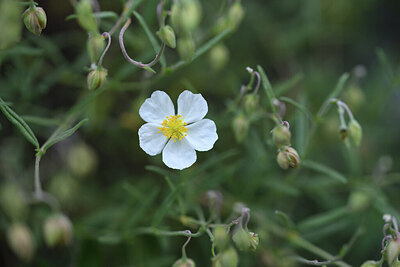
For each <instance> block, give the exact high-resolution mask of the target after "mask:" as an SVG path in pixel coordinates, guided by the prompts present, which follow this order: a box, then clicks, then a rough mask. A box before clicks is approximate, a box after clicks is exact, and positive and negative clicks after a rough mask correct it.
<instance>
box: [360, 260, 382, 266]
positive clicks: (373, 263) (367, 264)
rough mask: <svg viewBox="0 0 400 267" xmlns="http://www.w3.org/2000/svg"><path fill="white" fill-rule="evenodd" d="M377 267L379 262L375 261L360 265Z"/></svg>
mask: <svg viewBox="0 0 400 267" xmlns="http://www.w3.org/2000/svg"><path fill="white" fill-rule="evenodd" d="M379 266H380V264H379V262H376V261H366V262H364V263H363V264H362V265H361V267H379Z"/></svg>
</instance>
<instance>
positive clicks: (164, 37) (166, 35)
mask: <svg viewBox="0 0 400 267" xmlns="http://www.w3.org/2000/svg"><path fill="white" fill-rule="evenodd" d="M157 35H158V37H159V38H160V39H161V41H163V42H164V43H165V44H166V45H168V46H169V47H171V48H175V47H176V39H175V32H174V30H173V29H172V28H171V26H169V25H167V26H163V27H161V29H160V30H159V31H158V32H157Z"/></svg>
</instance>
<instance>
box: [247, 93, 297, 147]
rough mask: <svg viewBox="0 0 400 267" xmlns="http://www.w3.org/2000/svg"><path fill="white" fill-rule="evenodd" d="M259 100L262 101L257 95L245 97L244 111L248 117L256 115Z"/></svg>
mask: <svg viewBox="0 0 400 267" xmlns="http://www.w3.org/2000/svg"><path fill="white" fill-rule="evenodd" d="M259 100H260V97H259V96H258V95H257V94H247V95H245V96H244V99H243V107H244V111H246V113H247V114H248V115H252V114H254V112H255V111H256V110H257V107H258V102H259ZM289 134H290V132H289ZM289 141H290V137H289Z"/></svg>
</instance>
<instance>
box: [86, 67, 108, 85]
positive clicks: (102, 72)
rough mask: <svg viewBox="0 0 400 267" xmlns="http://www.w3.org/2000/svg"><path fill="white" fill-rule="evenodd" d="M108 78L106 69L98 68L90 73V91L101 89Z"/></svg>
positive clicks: (88, 78)
mask: <svg viewBox="0 0 400 267" xmlns="http://www.w3.org/2000/svg"><path fill="white" fill-rule="evenodd" d="M106 77H107V70H106V69H104V68H97V69H95V70H92V71H91V72H89V74H88V76H87V84H88V88H89V90H96V89H98V88H100V87H101V86H102V85H103V83H104V82H105V80H106Z"/></svg>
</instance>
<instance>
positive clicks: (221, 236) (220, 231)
mask: <svg viewBox="0 0 400 267" xmlns="http://www.w3.org/2000/svg"><path fill="white" fill-rule="evenodd" d="M214 242H215V245H216V247H217V248H218V249H219V251H223V250H225V249H226V248H227V247H228V246H229V235H228V231H227V229H226V227H223V226H218V227H215V229H214Z"/></svg>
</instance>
